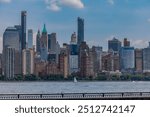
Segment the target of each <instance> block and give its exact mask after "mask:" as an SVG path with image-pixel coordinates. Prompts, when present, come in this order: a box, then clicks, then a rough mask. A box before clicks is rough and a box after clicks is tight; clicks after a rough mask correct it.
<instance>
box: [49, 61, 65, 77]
mask: <svg viewBox="0 0 150 117" xmlns="http://www.w3.org/2000/svg"><path fill="white" fill-rule="evenodd" d="M46 75H47V76H49V75H62V76H63V73H62V72H61V71H60V69H59V66H58V64H57V63H56V62H48V63H47V65H46Z"/></svg>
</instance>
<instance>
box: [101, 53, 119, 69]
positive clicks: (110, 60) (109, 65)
mask: <svg viewBox="0 0 150 117" xmlns="http://www.w3.org/2000/svg"><path fill="white" fill-rule="evenodd" d="M119 69H120V63H119V54H118V53H114V52H108V53H107V54H104V55H103V56H102V70H103V71H119Z"/></svg>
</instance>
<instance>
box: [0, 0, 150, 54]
mask: <svg viewBox="0 0 150 117" xmlns="http://www.w3.org/2000/svg"><path fill="white" fill-rule="evenodd" d="M18 4H19V5H20V6H18ZM33 5H34V7H33ZM16 6H17V7H16ZM148 6H149V2H148V0H144V2H143V1H142V0H132V1H130V0H122V1H119V0H101V1H98V0H97V1H96V2H93V1H92V0H86V1H85V0H72V2H71V1H70V0H54V1H53V2H52V1H51V0H32V1H31V0H22V1H19V0H0V15H1V18H0V26H1V28H0V41H1V43H2V35H3V33H4V31H5V29H6V28H7V27H8V26H13V25H14V24H21V22H20V19H19V18H20V17H19V16H20V11H22V10H27V14H28V16H27V29H33V31H34V41H35V35H36V33H37V31H38V29H40V30H42V27H43V24H44V23H45V24H46V27H47V31H48V33H52V32H56V33H57V39H58V41H59V42H60V44H61V45H62V43H69V41H70V38H71V34H72V33H73V32H76V33H77V24H76V23H77V17H78V16H79V17H81V18H83V19H84V22H85V41H87V44H89V45H90V46H92V45H99V46H103V47H104V49H105V50H106V49H107V41H108V40H109V39H112V38H113V37H116V38H118V39H119V40H121V41H122V40H123V38H125V37H127V38H128V39H129V40H130V41H131V45H132V46H135V47H143V48H144V47H147V46H148V41H149V39H150V34H149V31H150V23H149V21H150V20H149V18H150V15H149V14H150V13H149V12H150V10H149V8H148ZM33 14H34V15H33ZM98 14H99V15H98ZM95 16H96V17H95ZM133 42H134V43H133ZM34 43H35V42H34ZM0 47H2V46H0ZM1 50H2V48H0V52H1Z"/></svg>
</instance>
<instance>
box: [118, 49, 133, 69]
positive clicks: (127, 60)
mask: <svg viewBox="0 0 150 117" xmlns="http://www.w3.org/2000/svg"><path fill="white" fill-rule="evenodd" d="M120 67H121V68H120V69H121V71H123V72H124V71H129V72H130V71H131V72H132V71H133V70H134V68H135V54H134V47H127V46H126V47H122V48H121V50H120Z"/></svg>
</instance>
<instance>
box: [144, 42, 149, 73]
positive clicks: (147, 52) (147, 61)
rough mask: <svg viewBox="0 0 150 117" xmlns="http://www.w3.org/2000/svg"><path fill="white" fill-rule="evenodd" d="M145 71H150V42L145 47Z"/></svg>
mask: <svg viewBox="0 0 150 117" xmlns="http://www.w3.org/2000/svg"><path fill="white" fill-rule="evenodd" d="M143 72H150V43H149V46H148V47H147V48H144V49H143Z"/></svg>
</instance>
